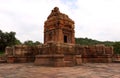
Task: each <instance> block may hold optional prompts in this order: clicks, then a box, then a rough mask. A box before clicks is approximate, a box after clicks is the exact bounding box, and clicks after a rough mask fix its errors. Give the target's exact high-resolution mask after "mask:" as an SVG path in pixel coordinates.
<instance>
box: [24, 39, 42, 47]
mask: <svg viewBox="0 0 120 78" xmlns="http://www.w3.org/2000/svg"><path fill="white" fill-rule="evenodd" d="M41 44H42V43H40V42H39V41H36V42H33V41H32V40H28V41H25V42H24V45H28V46H35V45H41Z"/></svg>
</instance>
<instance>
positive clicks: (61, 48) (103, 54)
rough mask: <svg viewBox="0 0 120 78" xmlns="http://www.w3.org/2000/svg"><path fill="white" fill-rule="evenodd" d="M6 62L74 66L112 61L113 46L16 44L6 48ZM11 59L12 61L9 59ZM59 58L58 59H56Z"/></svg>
mask: <svg viewBox="0 0 120 78" xmlns="http://www.w3.org/2000/svg"><path fill="white" fill-rule="evenodd" d="M5 54H6V56H7V57H8V58H7V61H8V62H35V65H47V66H75V65H80V64H81V63H88V62H91V63H109V62H112V57H113V54H114V53H113V48H112V47H106V46H104V45H94V46H81V45H78V44H76V45H75V44H66V43H48V44H44V45H39V46H32V47H30V46H25V45H18V46H14V47H11V48H10V47H7V48H6V53H5ZM11 59H12V60H13V61H11ZM58 60H59V61H58Z"/></svg>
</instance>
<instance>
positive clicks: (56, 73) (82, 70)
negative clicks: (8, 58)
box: [0, 63, 120, 78]
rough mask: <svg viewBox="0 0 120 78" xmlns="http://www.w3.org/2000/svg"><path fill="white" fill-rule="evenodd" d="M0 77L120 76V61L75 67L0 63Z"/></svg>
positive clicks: (81, 77) (70, 77)
mask: <svg viewBox="0 0 120 78" xmlns="http://www.w3.org/2000/svg"><path fill="white" fill-rule="evenodd" d="M0 78H120V63H86V64H82V65H80V66H74V67H45V66H35V65H34V64H33V63H19V64H0Z"/></svg>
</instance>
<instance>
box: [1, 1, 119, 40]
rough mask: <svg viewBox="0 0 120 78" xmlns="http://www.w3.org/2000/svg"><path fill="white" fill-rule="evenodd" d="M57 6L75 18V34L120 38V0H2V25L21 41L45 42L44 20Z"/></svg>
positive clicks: (100, 37) (78, 35) (3, 28)
mask: <svg viewBox="0 0 120 78" xmlns="http://www.w3.org/2000/svg"><path fill="white" fill-rule="evenodd" d="M55 6H57V7H59V9H60V11H61V12H62V13H65V14H67V15H68V16H69V17H70V18H71V19H73V20H74V21H75V37H88V38H92V39H96V40H101V41H107V40H108V41H120V0H0V29H1V30H2V31H4V32H10V31H14V32H16V37H17V38H18V39H19V40H20V41H22V42H23V41H26V40H33V41H40V42H43V27H44V21H45V20H46V19H47V16H48V15H49V14H50V12H51V10H52V9H53V8H54V7H55Z"/></svg>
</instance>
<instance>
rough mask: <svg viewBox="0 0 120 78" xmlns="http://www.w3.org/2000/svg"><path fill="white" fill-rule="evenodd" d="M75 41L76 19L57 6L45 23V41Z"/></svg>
mask: <svg viewBox="0 0 120 78" xmlns="http://www.w3.org/2000/svg"><path fill="white" fill-rule="evenodd" d="M50 41H52V42H57V43H72V44H74V43H75V39H74V21H73V20H71V19H70V18H69V17H68V16H67V15H66V14H63V13H61V12H60V11H59V8H57V7H55V8H54V9H53V10H52V12H51V14H50V15H49V16H48V18H47V20H46V21H45V24H44V43H45V44H46V43H47V42H50Z"/></svg>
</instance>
